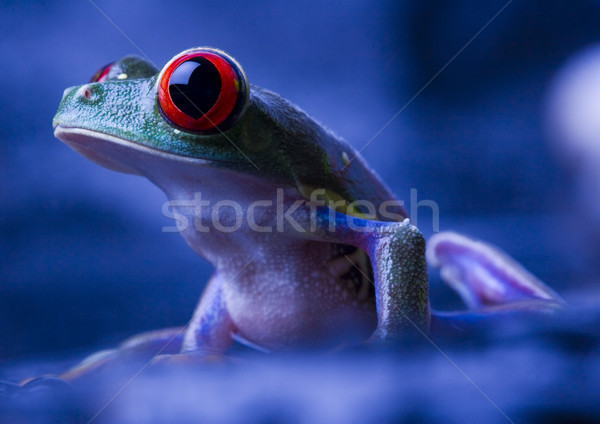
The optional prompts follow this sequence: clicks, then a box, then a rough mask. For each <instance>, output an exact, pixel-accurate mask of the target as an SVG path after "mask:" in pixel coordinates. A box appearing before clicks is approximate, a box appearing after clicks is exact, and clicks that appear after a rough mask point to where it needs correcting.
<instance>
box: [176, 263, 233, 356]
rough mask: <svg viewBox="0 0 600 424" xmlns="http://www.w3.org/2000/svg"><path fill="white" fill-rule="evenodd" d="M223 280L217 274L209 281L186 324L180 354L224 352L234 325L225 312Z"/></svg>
mask: <svg viewBox="0 0 600 424" xmlns="http://www.w3.org/2000/svg"><path fill="white" fill-rule="evenodd" d="M226 285H227V284H226V281H225V280H224V279H223V278H222V276H221V275H220V274H219V273H218V272H217V273H215V275H214V276H213V277H212V279H211V280H210V281H209V283H208V285H207V286H206V289H205V290H204V293H203V295H202V298H201V299H200V302H199V303H198V306H197V307H196V310H195V311H194V316H193V317H192V319H191V321H190V323H189V325H188V326H187V329H186V332H185V337H184V341H183V346H182V349H181V353H206V352H212V353H224V352H225V351H226V350H227V349H228V348H229V346H231V344H232V343H233V338H232V334H234V333H235V326H234V324H233V321H232V320H231V317H230V315H229V312H228V310H227V302H226V299H225V289H226Z"/></svg>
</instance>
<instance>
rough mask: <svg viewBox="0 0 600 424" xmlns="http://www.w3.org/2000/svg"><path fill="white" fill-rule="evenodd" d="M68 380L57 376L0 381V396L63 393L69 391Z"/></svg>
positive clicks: (11, 396) (13, 396) (12, 396)
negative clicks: (21, 381)
mask: <svg viewBox="0 0 600 424" xmlns="http://www.w3.org/2000/svg"><path fill="white" fill-rule="evenodd" d="M71 389H72V386H71V384H70V383H69V382H67V381H65V380H63V379H61V378H57V377H37V378H32V379H29V380H26V381H25V382H23V383H22V384H17V383H11V382H8V381H0V398H15V397H22V396H31V395H35V394H44V393H48V394H64V393H68V392H70V391H71Z"/></svg>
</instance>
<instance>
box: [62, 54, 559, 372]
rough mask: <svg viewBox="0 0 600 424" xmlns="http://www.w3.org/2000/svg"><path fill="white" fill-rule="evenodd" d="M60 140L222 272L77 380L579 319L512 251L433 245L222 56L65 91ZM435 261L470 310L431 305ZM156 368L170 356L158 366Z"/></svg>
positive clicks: (385, 196) (438, 241)
mask: <svg viewBox="0 0 600 424" xmlns="http://www.w3.org/2000/svg"><path fill="white" fill-rule="evenodd" d="M53 128H54V135H55V136H56V137H57V138H58V139H59V140H61V141H62V142H64V143H65V144H67V145H68V146H69V147H70V148H72V149H73V150H74V151H76V152H77V153H79V154H81V155H82V156H84V157H86V158H88V159H90V160H91V161H93V162H95V163H97V164H99V165H101V166H103V167H105V168H108V169H111V170H114V171H118V172H123V173H127V174H133V175H138V176H142V177H145V178H147V179H148V180H149V181H150V182H151V183H153V184H155V185H156V186H158V187H159V188H160V189H161V190H162V191H163V192H164V193H165V195H166V197H167V199H168V201H167V202H166V203H165V207H163V212H164V213H165V215H166V216H168V217H169V218H172V219H173V221H174V223H175V226H174V227H173V231H177V232H179V233H180V234H181V236H183V238H184V239H185V241H186V242H187V244H188V245H189V246H190V247H191V248H192V249H193V250H194V251H195V252H196V253H197V254H199V255H200V256H201V257H203V258H205V259H206V260H208V261H209V262H210V263H211V264H212V265H213V266H214V268H215V271H214V274H213V276H212V277H211V278H210V280H209V281H208V282H207V283H206V286H205V289H204V292H203V294H202V296H201V298H200V300H199V302H198V304H197V307H196V309H195V311H194V314H193V316H192V318H191V319H190V321H189V322H188V323H187V325H185V326H182V327H177V328H168V329H161V330H155V331H150V332H146V333H143V334H140V335H137V336H134V337H132V338H130V339H128V340H127V341H125V342H124V343H123V344H122V345H121V346H119V347H117V348H115V349H110V350H107V351H103V352H100V353H98V354H96V355H94V356H92V357H91V358H88V359H87V360H86V361H84V362H83V363H82V364H81V365H79V366H78V367H76V368H74V369H72V370H70V371H68V372H67V373H65V374H64V375H63V376H62V378H63V379H65V380H68V381H73V380H76V379H77V378H79V377H80V376H81V375H84V374H86V373H87V372H89V371H90V370H93V369H97V368H98V367H100V366H105V365H106V364H107V363H110V362H111V361H118V360H119V358H122V357H125V356H127V355H129V354H131V353H132V352H134V353H139V352H146V353H149V354H151V355H153V357H155V358H157V357H158V356H159V357H161V358H167V359H169V358H171V359H172V358H179V359H182V358H183V360H185V358H207V357H211V355H224V354H226V352H228V350H229V349H230V348H231V346H232V345H233V344H235V343H238V344H242V345H246V346H248V347H250V348H251V349H254V350H258V351H262V352H280V351H299V350H302V349H313V348H317V349H335V348H336V347H339V346H349V345H350V346H352V345H357V344H361V343H367V344H377V345H380V344H386V343H399V344H403V343H410V340H414V339H415V338H421V337H425V338H428V337H429V336H430V335H431V334H432V333H433V332H434V331H435V330H436V329H437V328H443V326H444V325H445V323H447V322H448V321H452V320H453V319H454V318H456V317H464V316H475V315H476V316H480V317H481V316H498V315H501V314H503V313H510V312H515V311H517V312H518V311H534V312H535V313H538V312H539V313H555V311H558V310H561V309H563V308H564V307H565V306H566V303H565V302H564V300H563V299H562V298H561V297H560V296H559V295H558V294H557V293H556V292H555V291H553V290H552V289H551V288H550V287H549V286H548V285H546V284H545V283H543V282H542V281H540V280H539V279H538V278H536V277H535V276H533V275H532V274H531V273H529V272H528V271H527V270H526V269H525V268H524V267H522V266H521V265H520V264H519V263H517V262H516V261H515V260H514V259H512V258H511V257H510V256H508V255H507V254H506V253H504V252H503V251H501V250H500V249H498V248H496V247H494V246H492V245H490V244H487V243H485V242H481V241H476V240H473V239H471V238H468V237H466V236H463V235H460V234H458V233H454V232H438V233H437V234H435V235H434V236H433V237H432V238H431V239H430V240H429V242H428V243H427V244H426V242H425V238H424V237H423V235H422V233H421V231H420V230H419V229H418V228H417V227H416V226H415V225H413V224H412V223H411V221H410V218H409V216H408V214H407V212H406V211H405V209H404V207H403V204H402V202H401V201H399V200H398V199H397V198H396V196H395V195H394V194H393V193H392V191H391V190H390V189H389V188H388V187H387V185H386V184H385V183H384V182H383V181H382V180H381V178H380V177H379V176H378V175H377V173H376V172H375V171H374V170H373V169H372V168H370V167H369V165H368V164H367V163H366V161H365V160H364V159H363V158H362V157H361V155H360V154H359V152H358V151H357V150H356V149H355V148H353V147H352V146H351V145H350V144H349V143H347V142H346V141H345V140H344V139H343V138H341V137H340V136H339V135H337V134H336V133H334V132H333V131H332V130H330V129H329V128H327V127H326V126H325V125H324V124H322V123H321V122H319V121H318V120H316V119H315V118H313V117H311V116H310V115H309V114H308V113H306V112H304V111H303V110H302V109H301V108H300V107H298V106H296V105H294V104H293V103H292V102H290V101H288V100H286V99H284V98H283V97H282V96H280V95H278V94H276V93H274V92H272V91H270V90H267V89H264V88H261V87H258V86H256V85H251V84H250V83H249V81H248V77H247V75H246V73H245V71H244V70H243V68H242V66H241V65H240V64H239V63H238V62H237V61H236V60H235V59H234V58H233V57H232V56H230V55H229V54H227V53H225V52H224V51H222V50H219V49H216V48H212V47H195V48H191V49H188V50H185V51H183V52H180V53H178V54H177V55H175V56H174V57H173V58H172V59H171V60H170V61H168V62H167V63H166V64H165V65H164V66H163V67H162V69H158V68H157V67H155V66H154V65H153V64H152V63H151V62H150V61H149V60H147V59H146V58H142V57H138V56H126V57H124V58H122V59H120V60H118V61H116V62H114V63H111V64H109V65H107V66H105V67H103V68H101V69H100V70H99V71H98V72H97V73H96V74H95V75H94V76H93V77H92V79H91V80H90V82H88V83H86V84H83V85H78V86H74V87H71V88H67V89H66V90H65V91H64V94H63V97H62V101H61V103H60V105H59V107H58V111H57V113H56V115H55V116H54V119H53ZM428 263H429V264H430V265H431V266H434V267H438V268H440V270H441V271H440V272H441V277H442V279H443V280H444V281H446V282H447V283H448V284H449V285H450V287H451V288H453V289H454V290H455V291H456V292H457V293H458V295H459V296H460V297H461V298H462V299H463V301H464V303H465V306H466V308H465V309H464V310H461V311H454V312H453V311H450V312H438V311H435V310H434V309H432V308H431V306H430V301H429V276H428ZM157 355H158V356H157Z"/></svg>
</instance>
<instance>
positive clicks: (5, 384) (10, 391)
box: [0, 381, 22, 399]
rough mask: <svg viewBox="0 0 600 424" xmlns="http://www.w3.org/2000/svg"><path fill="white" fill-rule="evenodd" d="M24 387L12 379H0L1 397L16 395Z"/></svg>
mask: <svg viewBox="0 0 600 424" xmlns="http://www.w3.org/2000/svg"><path fill="white" fill-rule="evenodd" d="M21 390H22V387H21V386H20V385H18V384H16V383H11V382H10V381H0V399H2V398H8V397H12V396H14V395H16V394H17V393H18V392H19V391H21Z"/></svg>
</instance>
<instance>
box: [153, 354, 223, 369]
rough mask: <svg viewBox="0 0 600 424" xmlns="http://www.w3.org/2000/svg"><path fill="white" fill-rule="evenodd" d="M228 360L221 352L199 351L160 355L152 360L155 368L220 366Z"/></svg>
mask: <svg viewBox="0 0 600 424" xmlns="http://www.w3.org/2000/svg"><path fill="white" fill-rule="evenodd" d="M227 360H228V358H227V356H225V355H224V354H223V353H221V352H215V351H199V352H194V353H170V354H164V355H158V356H156V357H154V358H153V359H152V362H151V365H152V366H155V367H161V366H168V367H169V368H173V367H178V366H181V367H183V368H188V367H189V366H190V365H191V366H203V365H211V364H220V363H224V362H226V361H227Z"/></svg>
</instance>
